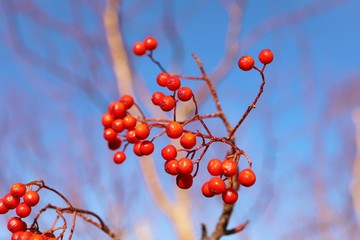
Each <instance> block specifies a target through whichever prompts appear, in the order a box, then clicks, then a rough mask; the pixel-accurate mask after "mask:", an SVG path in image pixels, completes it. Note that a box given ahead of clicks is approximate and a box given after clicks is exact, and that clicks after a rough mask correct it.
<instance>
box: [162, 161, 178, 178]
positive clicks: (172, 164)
mask: <svg viewBox="0 0 360 240" xmlns="http://www.w3.org/2000/svg"><path fill="white" fill-rule="evenodd" d="M178 166H179V162H178V160H176V159H173V160H170V161H166V162H165V164H164V169H165V172H167V173H168V174H170V175H174V176H175V175H178V173H179V170H178Z"/></svg>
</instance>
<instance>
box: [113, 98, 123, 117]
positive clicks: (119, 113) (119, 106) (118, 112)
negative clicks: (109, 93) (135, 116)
mask: <svg viewBox="0 0 360 240" xmlns="http://www.w3.org/2000/svg"><path fill="white" fill-rule="evenodd" d="M110 113H112V114H113V115H114V117H115V118H124V117H125V116H126V108H125V105H124V104H123V103H122V102H116V103H114V104H113V105H112V107H111V111H110Z"/></svg>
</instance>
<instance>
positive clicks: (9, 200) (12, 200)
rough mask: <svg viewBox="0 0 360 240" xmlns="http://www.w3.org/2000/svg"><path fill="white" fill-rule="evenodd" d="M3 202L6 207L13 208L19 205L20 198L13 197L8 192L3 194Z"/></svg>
mask: <svg viewBox="0 0 360 240" xmlns="http://www.w3.org/2000/svg"><path fill="white" fill-rule="evenodd" d="M3 203H4V205H5V207H6V208H7V209H14V208H16V207H17V206H18V205H19V203H20V198H18V197H15V196H13V195H11V194H10V193H8V194H6V195H5V196H4V198H3Z"/></svg>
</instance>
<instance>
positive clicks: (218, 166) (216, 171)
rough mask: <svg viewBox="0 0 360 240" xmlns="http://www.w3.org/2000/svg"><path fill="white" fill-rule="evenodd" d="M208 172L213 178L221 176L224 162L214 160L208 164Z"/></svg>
mask: <svg viewBox="0 0 360 240" xmlns="http://www.w3.org/2000/svg"><path fill="white" fill-rule="evenodd" d="M207 170H208V172H209V173H210V174H211V175H212V176H219V175H221V174H222V162H221V161H220V160H219V159H217V158H213V159H211V160H210V161H209V162H208V165H207Z"/></svg>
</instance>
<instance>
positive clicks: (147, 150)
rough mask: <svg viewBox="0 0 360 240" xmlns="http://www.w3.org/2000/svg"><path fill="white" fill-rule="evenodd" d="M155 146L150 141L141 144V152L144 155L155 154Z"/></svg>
mask: <svg viewBox="0 0 360 240" xmlns="http://www.w3.org/2000/svg"><path fill="white" fill-rule="evenodd" d="M154 148H155V147H154V144H153V143H152V142H150V141H148V140H145V141H143V142H142V143H141V144H140V152H141V153H142V154H143V155H150V154H152V153H153V151H154Z"/></svg>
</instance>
